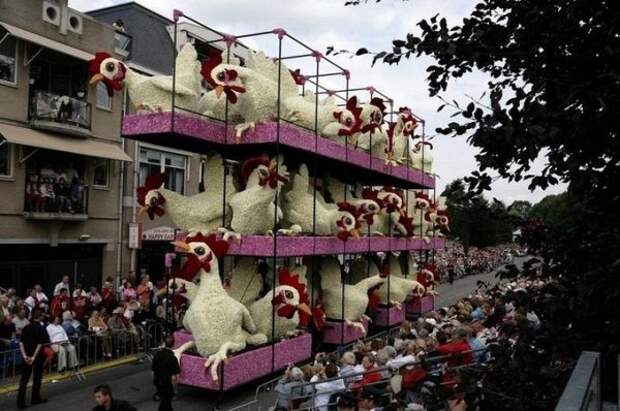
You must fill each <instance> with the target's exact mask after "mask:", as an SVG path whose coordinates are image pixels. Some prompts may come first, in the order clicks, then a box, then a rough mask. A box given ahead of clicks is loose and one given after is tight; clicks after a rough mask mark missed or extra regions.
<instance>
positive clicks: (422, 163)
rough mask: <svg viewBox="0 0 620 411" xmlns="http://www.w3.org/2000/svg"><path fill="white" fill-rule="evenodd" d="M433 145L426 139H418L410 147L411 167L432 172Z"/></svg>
mask: <svg viewBox="0 0 620 411" xmlns="http://www.w3.org/2000/svg"><path fill="white" fill-rule="evenodd" d="M432 149H433V145H432V144H431V143H429V142H428V141H418V142H417V143H415V145H414V146H413V147H412V148H411V152H410V156H411V167H412V168H417V169H418V170H422V171H424V172H425V173H428V174H432V173H433V153H431V150H432Z"/></svg>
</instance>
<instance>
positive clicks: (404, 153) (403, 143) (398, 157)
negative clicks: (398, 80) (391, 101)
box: [385, 107, 418, 164]
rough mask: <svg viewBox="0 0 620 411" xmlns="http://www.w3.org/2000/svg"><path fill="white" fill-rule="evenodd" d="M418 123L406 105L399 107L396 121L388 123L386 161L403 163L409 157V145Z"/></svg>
mask: <svg viewBox="0 0 620 411" xmlns="http://www.w3.org/2000/svg"><path fill="white" fill-rule="evenodd" d="M417 125H418V123H417V120H416V119H415V117H413V114H412V113H411V110H410V109H409V108H408V107H400V108H399V109H398V116H397V118H396V122H394V123H391V124H390V128H389V130H388V138H387V145H386V147H385V155H386V161H387V162H390V163H392V164H393V163H403V162H406V161H407V160H408V158H409V145H410V144H412V142H411V139H413V135H414V134H413V133H414V131H415V129H416V127H417Z"/></svg>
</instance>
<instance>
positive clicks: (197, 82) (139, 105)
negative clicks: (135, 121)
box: [89, 43, 202, 112]
mask: <svg viewBox="0 0 620 411" xmlns="http://www.w3.org/2000/svg"><path fill="white" fill-rule="evenodd" d="M197 58H198V55H197V53H196V50H195V49H194V46H192V45H191V44H190V43H186V44H185V45H184V46H183V48H182V49H181V51H180V52H179V54H178V56H177V58H176V62H175V66H176V68H175V70H176V81H175V84H174V93H175V102H174V104H175V106H178V107H181V108H186V109H189V110H196V108H197V104H198V98H199V97H200V93H201V92H202V85H201V78H200V62H199V61H198V60H197ZM89 69H90V74H91V79H90V84H91V85H94V84H96V83H98V82H99V81H103V83H104V84H105V86H106V87H107V89H108V94H109V95H110V96H112V95H113V94H114V90H121V89H122V88H123V85H124V84H126V85H127V90H128V92H129V98H130V99H131V101H132V103H133V104H134V107H135V108H136V110H137V111H148V112H155V111H158V112H161V111H171V110H172V91H173V80H172V76H152V77H151V76H145V75H142V74H139V73H137V72H135V71H133V70H132V69H130V68H129V67H127V65H126V64H125V63H123V62H122V61H119V60H117V59H115V58H113V57H111V56H110V55H109V54H108V53H103V52H101V53H97V54H96V55H95V58H94V59H93V60H91V61H90V65H89Z"/></svg>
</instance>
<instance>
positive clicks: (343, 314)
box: [321, 257, 385, 334]
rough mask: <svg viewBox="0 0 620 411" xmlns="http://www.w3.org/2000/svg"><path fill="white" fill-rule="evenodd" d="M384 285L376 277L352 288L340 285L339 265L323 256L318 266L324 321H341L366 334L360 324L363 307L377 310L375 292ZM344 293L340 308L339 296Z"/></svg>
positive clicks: (380, 278)
mask: <svg viewBox="0 0 620 411" xmlns="http://www.w3.org/2000/svg"><path fill="white" fill-rule="evenodd" d="M384 282H385V278H383V277H382V276H380V275H375V276H373V277H369V278H365V279H363V280H361V281H359V282H358V283H356V284H354V285H350V284H343V283H342V274H341V268H340V263H338V260H337V259H336V258H335V257H326V258H325V259H324V260H323V262H322V264H321V289H322V301H323V309H324V311H325V316H326V317H327V318H328V319H335V320H341V321H345V322H346V324H347V325H348V326H351V327H355V328H358V329H359V330H360V331H361V332H362V334H366V327H364V324H363V321H364V320H368V317H367V316H366V315H365V314H364V313H365V312H366V309H367V308H369V307H370V308H371V309H375V308H377V307H378V302H379V299H378V296H377V295H376V294H375V291H376V289H377V288H378V287H380V286H381V285H382V284H383V283H384ZM343 292H344V301H345V304H344V306H343V305H342V301H343V300H342V293H343Z"/></svg>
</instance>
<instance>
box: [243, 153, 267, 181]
mask: <svg viewBox="0 0 620 411" xmlns="http://www.w3.org/2000/svg"><path fill="white" fill-rule="evenodd" d="M270 163H271V162H270V160H269V158H267V157H265V156H260V157H253V158H248V159H247V160H245V161H244V162H243V164H241V173H240V174H241V178H242V179H243V182H247V181H248V178H250V174H252V171H254V169H255V168H256V167H258V166H261V165H262V166H266V167H269V164H270Z"/></svg>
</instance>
